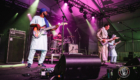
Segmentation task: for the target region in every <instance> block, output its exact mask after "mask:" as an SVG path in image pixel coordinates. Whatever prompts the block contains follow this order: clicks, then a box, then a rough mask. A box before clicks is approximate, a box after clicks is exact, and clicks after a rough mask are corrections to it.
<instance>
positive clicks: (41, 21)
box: [27, 8, 58, 68]
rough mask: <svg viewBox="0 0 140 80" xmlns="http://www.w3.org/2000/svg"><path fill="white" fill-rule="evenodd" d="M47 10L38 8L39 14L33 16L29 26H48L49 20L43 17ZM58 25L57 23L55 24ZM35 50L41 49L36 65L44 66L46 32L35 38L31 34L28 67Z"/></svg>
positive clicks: (38, 27) (39, 27)
mask: <svg viewBox="0 0 140 80" xmlns="http://www.w3.org/2000/svg"><path fill="white" fill-rule="evenodd" d="M47 14H48V13H47V10H46V9H45V8H42V9H40V15H39V16H34V17H33V19H32V21H31V22H30V27H37V29H38V30H39V29H41V28H42V27H43V26H44V25H46V26H45V27H49V22H48V20H47V19H46V18H45V16H46V15H47ZM56 26H58V25H56ZM36 50H40V51H41V57H40V59H39V61H38V66H43V67H46V66H45V65H44V64H43V61H44V60H45V56H46V53H47V33H46V34H43V35H41V36H40V37H38V38H36V37H35V36H32V41H31V46H30V51H29V56H28V62H27V63H28V66H27V67H28V68H30V67H31V64H32V63H33V58H34V54H35V52H36Z"/></svg>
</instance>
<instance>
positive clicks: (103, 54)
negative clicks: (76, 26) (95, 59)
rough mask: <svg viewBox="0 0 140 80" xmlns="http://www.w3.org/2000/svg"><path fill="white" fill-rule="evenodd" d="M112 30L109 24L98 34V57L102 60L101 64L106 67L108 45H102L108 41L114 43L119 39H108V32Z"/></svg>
mask: <svg viewBox="0 0 140 80" xmlns="http://www.w3.org/2000/svg"><path fill="white" fill-rule="evenodd" d="M109 28H110V25H109V24H105V25H104V27H102V28H101V29H100V30H99V31H98V32H97V39H98V55H99V57H100V59H101V63H102V64H103V65H104V64H105V63H106V62H107V59H108V44H104V45H103V44H101V43H105V42H108V41H112V40H115V39H117V37H114V38H113V39H107V37H108V32H107V30H108V29H109Z"/></svg>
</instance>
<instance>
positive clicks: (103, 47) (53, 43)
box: [27, 8, 120, 68]
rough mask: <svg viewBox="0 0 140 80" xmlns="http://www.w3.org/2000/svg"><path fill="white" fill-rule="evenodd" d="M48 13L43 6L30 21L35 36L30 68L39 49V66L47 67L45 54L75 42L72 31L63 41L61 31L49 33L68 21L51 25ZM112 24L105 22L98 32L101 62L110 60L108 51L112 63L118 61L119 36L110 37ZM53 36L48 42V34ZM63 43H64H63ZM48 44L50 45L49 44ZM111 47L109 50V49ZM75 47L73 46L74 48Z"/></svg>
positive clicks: (32, 44)
mask: <svg viewBox="0 0 140 80" xmlns="http://www.w3.org/2000/svg"><path fill="white" fill-rule="evenodd" d="M47 15H48V12H47V9H45V8H42V9H40V15H36V16H34V17H33V19H32V20H31V22H30V27H33V28H34V30H33V36H32V41H31V45H30V51H29V56H28V61H27V63H28V65H27V67H28V68H30V67H31V65H32V64H33V58H34V55H35V53H36V51H37V50H40V51H41V57H40V59H39V61H38V66H42V67H46V66H45V65H44V64H43V62H44V60H45V56H46V54H47V52H48V48H49V51H50V52H51V53H61V52H62V51H63V50H62V48H61V46H62V45H63V46H64V48H65V45H66V44H71V43H72V44H73V43H74V39H73V38H74V36H72V34H71V33H70V31H69V30H68V32H69V34H70V35H71V36H67V37H66V38H63V39H64V42H62V35H61V33H58V35H57V36H53V35H51V34H48V33H47V32H48V31H55V30H56V29H57V28H58V27H60V26H61V25H67V23H64V22H62V23H61V24H56V25H54V26H51V25H50V23H49V21H48V20H47V19H46V17H45V16H47ZM109 28H110V25H109V24H105V25H104V26H103V27H102V28H101V29H100V30H99V31H98V32H97V34H96V35H97V39H98V46H94V47H98V56H99V58H100V59H101V63H102V64H103V65H104V64H105V63H106V62H107V61H108V53H110V56H111V63H116V61H117V53H116V50H115V47H116V45H117V44H118V43H120V42H117V43H115V39H119V37H116V35H112V37H110V38H108V36H109V35H108V32H107V30H109ZM47 35H49V36H51V37H52V40H50V41H49V42H48V36H47ZM62 43H63V44H62ZM47 44H48V45H47ZM108 48H109V51H108ZM72 49H73V48H72Z"/></svg>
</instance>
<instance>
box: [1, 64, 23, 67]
mask: <svg viewBox="0 0 140 80" xmlns="http://www.w3.org/2000/svg"><path fill="white" fill-rule="evenodd" d="M21 66H25V64H15V65H0V68H11V67H21Z"/></svg>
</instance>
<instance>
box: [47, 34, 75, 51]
mask: <svg viewBox="0 0 140 80" xmlns="http://www.w3.org/2000/svg"><path fill="white" fill-rule="evenodd" d="M72 37H74V36H67V38H64V42H63V44H62V38H60V37H59V38H58V37H57V36H56V37H55V38H53V40H52V41H51V43H50V45H49V47H50V49H49V52H51V53H53V52H55V53H60V52H61V51H62V49H61V47H62V45H63V46H64V49H65V45H66V44H71V43H72V40H71V39H70V38H72Z"/></svg>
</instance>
